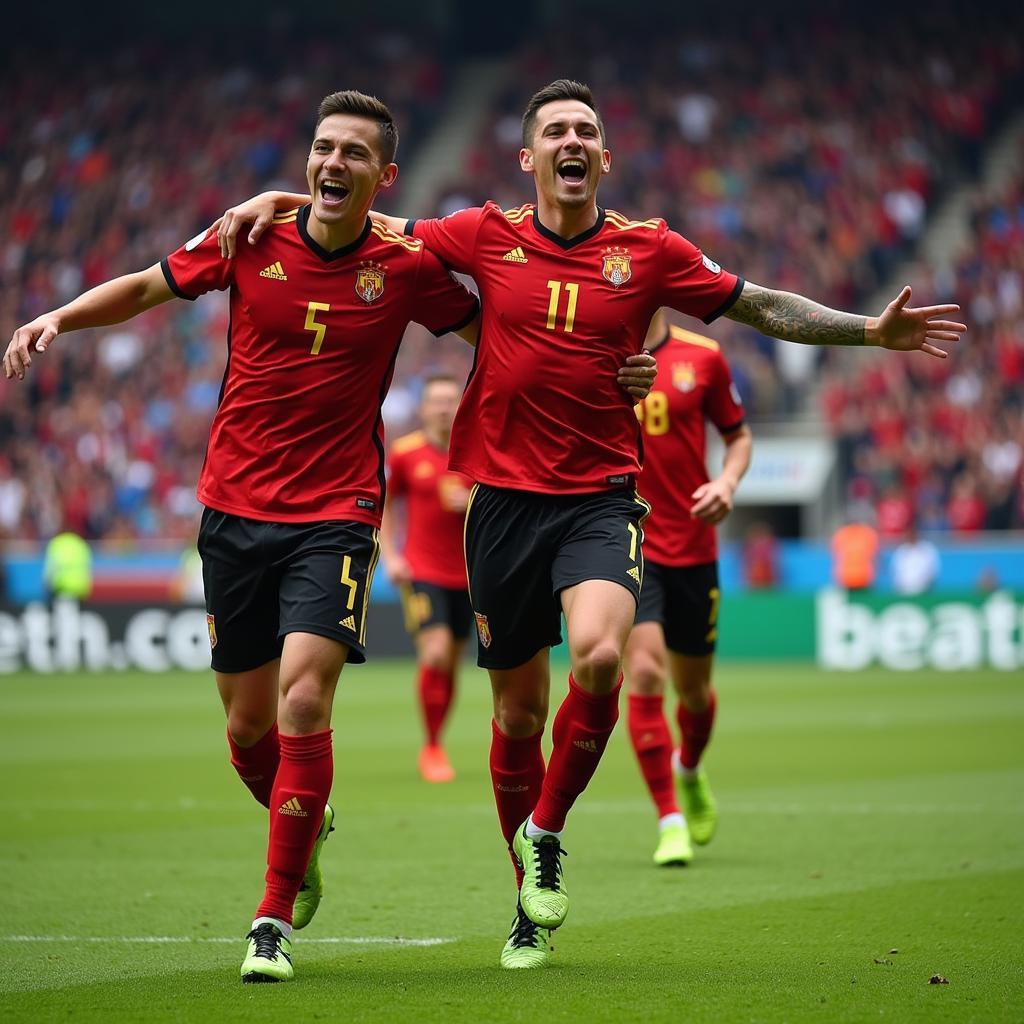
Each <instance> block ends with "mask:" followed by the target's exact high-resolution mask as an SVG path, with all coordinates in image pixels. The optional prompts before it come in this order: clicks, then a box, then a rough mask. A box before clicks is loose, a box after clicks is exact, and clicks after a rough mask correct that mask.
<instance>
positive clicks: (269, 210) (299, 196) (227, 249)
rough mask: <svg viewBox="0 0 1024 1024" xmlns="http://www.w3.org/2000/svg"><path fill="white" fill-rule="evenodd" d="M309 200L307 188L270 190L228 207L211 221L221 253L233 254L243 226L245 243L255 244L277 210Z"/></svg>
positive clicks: (300, 204)
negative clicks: (293, 190) (246, 241)
mask: <svg viewBox="0 0 1024 1024" xmlns="http://www.w3.org/2000/svg"><path fill="white" fill-rule="evenodd" d="M309 201H310V198H309V193H308V192H276V191H273V192H261V193H260V194H259V195H258V196H253V197H252V199H246V201H245V202H244V203H239V204H238V205H237V206H231V207H229V208H228V209H226V210H225V211H224V213H223V214H221V216H220V217H219V218H218V219H217V220H216V221H214V223H213V230H214V231H216V232H217V244H218V245H219V246H220V254H221V256H223V257H224V258H225V259H234V258H235V240H236V239H237V238H238V233H239V231H241V230H242V229H243V228H249V244H250V245H255V244H256V243H257V242H258V241H259V238H260V236H261V235H262V234H263V232H264V231H266V230H267V228H268V227H270V225H271V223H272V222H273V220H274V217H275V216H276V215H277V214H278V213H284V212H285V211H287V210H294V209H295V208H296V207H299V206H305V205H306V204H307V203H308V202H309ZM250 224H251V225H252V227H249V225H250Z"/></svg>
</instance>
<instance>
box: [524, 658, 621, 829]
mask: <svg viewBox="0 0 1024 1024" xmlns="http://www.w3.org/2000/svg"><path fill="white" fill-rule="evenodd" d="M621 686H622V676H621V675H620V676H619V681H618V682H617V683H616V684H615V688H614V689H613V690H612V691H611V692H610V693H606V694H603V695H597V694H593V693H587V691H586V690H584V689H583V688H582V687H580V686H579V685H578V684H577V682H576V680H575V679H573V677H572V674H571V673H570V675H569V692H568V694H567V695H566V697H565V700H563V701H562V706H561V707H560V708H559V709H558V714H556V715H555V721H554V725H553V726H552V727H551V743H552V750H551V760H550V762H549V763H548V770H547V774H546V775H545V776H544V785H543V787H542V788H541V795H540V800H539V801H538V802H537V806H536V807H535V808H534V809H533V823H534V825H536V826H537V827H538V828H541V829H544V830H546V831H548V832H561V831H562V828H563V827H564V826H565V816H566V815H567V814H568V813H569V808H570V807H572V805H573V804H574V803H575V802H576V798H577V797H578V796H579V795H580V793H582V792H583V790H585V789H586V788H587V783H588V782H590V779H591V777H592V776H593V774H594V772H595V771H596V770H597V765H598V763H599V762H600V760H601V755H602V754H603V753H604V748H605V747H606V746H607V744H608V737H609V736H611V734H612V729H614V728H615V722H616V721H617V719H618V717H619V690H620V688H621Z"/></svg>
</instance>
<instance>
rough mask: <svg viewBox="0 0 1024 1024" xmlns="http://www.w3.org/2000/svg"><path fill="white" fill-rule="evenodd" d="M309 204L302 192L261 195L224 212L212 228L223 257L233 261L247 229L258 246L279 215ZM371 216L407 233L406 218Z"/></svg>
mask: <svg viewBox="0 0 1024 1024" xmlns="http://www.w3.org/2000/svg"><path fill="white" fill-rule="evenodd" d="M308 202H309V196H308V195H306V194H304V193H302V192H261V193H260V194H259V195H258V196H254V197H253V198H252V199H247V200H246V201H245V202H244V203H239V204H238V206H232V207H231V208H230V209H227V210H225V211H224V213H223V215H222V216H221V218H220V220H218V221H217V222H216V223H215V224H214V225H213V227H214V229H215V230H216V232H217V241H218V243H219V244H220V254H221V256H223V257H225V258H226V259H233V258H234V255H235V239H236V238H237V237H238V233H239V231H241V230H242V229H243V228H244V227H247V226H248V225H249V224H251V225H252V227H251V228H250V229H249V244H250V245H255V244H256V242H258V241H259V238H260V235H262V234H263V232H264V231H266V230H267V228H268V227H269V225H270V222H271V221H272V220H273V219H274V216H275V215H276V214H278V213H283V212H284V211H286V210H294V209H295V207H296V206H305V205H306V203H308ZM370 216H371V217H372V218H373V219H374V220H375V221H377V222H378V223H379V224H383V225H384V227H386V228H389V229H390V230H391V231H394V232H396V233H397V234H399V235H404V234H405V226H406V224H408V221H407V220H406V218H405V217H389V216H388V215H387V214H384V213H376V212H374V211H373V210H371V211H370Z"/></svg>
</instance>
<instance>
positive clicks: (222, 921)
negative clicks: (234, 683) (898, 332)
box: [0, 662, 1024, 1024]
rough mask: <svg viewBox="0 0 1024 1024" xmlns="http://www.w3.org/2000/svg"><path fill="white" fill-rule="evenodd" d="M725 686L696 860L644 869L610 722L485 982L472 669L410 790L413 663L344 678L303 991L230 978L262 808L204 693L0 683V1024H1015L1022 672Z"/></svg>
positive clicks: (649, 832) (486, 794)
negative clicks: (536, 942)
mask: <svg viewBox="0 0 1024 1024" xmlns="http://www.w3.org/2000/svg"><path fill="white" fill-rule="evenodd" d="M559 679H561V675H560V674H559ZM563 686H564V683H562V682H561V681H560V682H559V684H558V685H557V686H556V701H557V699H559V695H560V694H561V692H563V690H562V688H563ZM718 687H719V692H720V695H721V698H720V700H721V714H720V719H719V727H718V732H717V735H716V739H715V743H714V745H713V747H712V749H711V752H710V755H709V758H708V770H709V774H710V778H711V780H712V783H713V785H714V787H715V791H716V794H717V795H718V797H719V801H720V805H721V811H722V818H721V825H720V828H719V833H718V835H717V836H716V838H715V841H714V842H713V843H712V844H711V845H710V846H709V847H706V848H704V849H698V851H697V853H698V856H697V858H696V860H695V862H694V863H693V864H692V865H691V866H690V867H689V868H687V869H682V870H680V869H672V870H665V869H661V870H659V869H656V868H654V867H653V866H652V865H651V864H650V856H651V853H652V851H653V843H654V838H655V835H654V830H655V825H654V816H653V812H652V810H651V808H650V806H649V804H648V801H647V797H646V794H645V793H644V792H643V791H642V788H641V782H640V777H639V773H638V771H637V769H636V767H635V764H634V762H633V755H632V753H631V751H630V750H629V748H628V742H627V736H626V731H625V728H624V722H621V723H620V725H619V728H618V729H617V731H616V734H615V736H614V737H613V740H612V744H611V746H610V748H609V751H608V754H607V756H606V757H605V760H604V763H603V764H602V766H601V770H600V771H599V772H598V774H597V777H596V779H595V780H594V782H593V784H592V786H591V788H590V789H589V790H588V792H587V793H586V794H585V795H584V796H583V797H582V799H581V801H580V803H579V804H578V805H577V807H576V809H575V811H574V812H573V815H572V817H571V818H570V821H569V828H568V830H567V833H566V838H565V840H564V842H565V845H566V847H567V848H568V850H569V858H568V860H567V862H566V868H567V880H568V884H569V891H570V894H571V897H572V909H571V911H570V915H569V920H568V922H567V923H566V926H565V927H564V928H562V929H561V930H560V931H559V932H558V933H557V935H556V942H555V947H556V952H555V966H553V967H552V968H550V969H548V970H544V971H531V972H521V973H506V972H502V971H501V970H499V969H498V966H497V961H498V953H499V950H500V948H501V946H502V943H503V942H504V939H505V937H506V934H507V928H508V924H509V921H510V920H511V917H512V911H513V906H514V899H513V884H512V873H511V869H510V867H509V865H508V862H507V858H506V854H505V852H504V850H503V847H502V844H501V841H500V839H499V837H498V834H497V827H496V819H495V815H494V810H493V805H492V798H491V793H490V786H489V781H488V776H487V743H488V741H489V731H488V730H489V725H488V723H489V717H490V715H489V697H488V689H487V683H486V678H485V677H484V675H483V674H482V673H481V672H479V671H478V670H476V669H473V668H469V667H468V666H467V668H466V669H465V671H464V674H463V679H462V686H461V694H460V700H459V705H458V707H457V709H456V712H455V716H454V720H453V722H452V726H451V730H450V751H451V755H452V759H453V762H454V764H455V766H456V768H457V770H458V773H459V777H458V780H457V781H456V782H455V783H454V784H452V785H449V786H439V787H430V786H427V785H424V784H422V783H420V782H419V781H418V779H417V777H416V775H415V754H416V744H417V740H418V726H417V722H416V717H415V712H414V709H413V704H412V698H411V694H412V666H411V665H410V664H407V663H399V662H383V663H377V664H371V665H368V666H366V667H363V668H355V669H349V670H346V673H345V675H344V676H343V679H342V684H341V687H340V690H339V695H338V700H337V705H336V710H335V748H336V753H335V762H336V775H335V785H334V796H333V799H334V802H335V805H336V806H337V808H338V810H339V827H338V830H337V832H336V833H335V834H334V836H332V838H331V840H330V841H329V843H328V844H327V847H326V849H325V853H324V866H325V874H326V876H327V886H328V888H327V895H326V897H325V901H324V904H323V906H322V908H321V911H320V914H319V915H318V917H317V919H316V920H315V921H314V922H313V924H312V925H311V926H310V928H309V929H307V931H306V932H304V933H301V934H300V935H299V937H298V940H297V942H296V945H295V962H296V981H295V982H294V983H292V984H289V985H275V986H243V985H241V984H240V982H239V979H238V965H239V963H240V961H241V957H242V954H243V952H244V948H243V942H242V936H243V934H244V933H245V931H246V930H247V927H248V924H249V921H250V918H251V914H252V911H253V909H254V907H255V905H256V902H257V899H258V897H259V894H260V892H261V880H262V874H263V868H264V864H263V857H264V849H265V847H264V830H265V825H264V821H265V812H262V811H261V810H260V809H259V808H258V807H257V806H256V805H255V804H254V803H253V802H252V800H251V799H250V798H249V796H248V793H246V792H245V791H244V790H243V788H242V786H241V785H240V783H239V782H238V780H237V779H236V778H235V777H234V774H233V772H232V771H231V769H230V767H229V765H228V763H227V757H226V750H225V745H224V739H223V724H222V712H221V710H220V706H219V703H218V701H217V698H216V695H215V692H214V689H213V685H212V680H211V679H210V678H209V677H208V676H204V675H166V676H141V675H128V674H125V675H112V676H108V677H103V676H92V675H87V674H81V675H76V676H51V677H45V676H29V675H17V676H6V677H0V764H2V771H3V798H2V810H3V817H2V827H0V862H2V869H3V877H4V880H5V881H6V888H5V894H4V897H5V898H4V900H3V907H2V910H0V932H2V933H3V934H2V936H0V951H2V956H0V963H2V970H0V1020H2V1021H5V1022H12V1021H32V1022H38V1021H65V1020H71V1021H87V1022H91V1021H97V1022H99V1021H103V1022H111V1021H115V1022H116V1021H146V1022H163V1021H204V1022H205V1021H215V1022H218V1024H222V1022H223V1024H226V1022H232V1021H245V1022H249V1021H262V1020H272V1019H273V1020H278V1021H280V1020H294V1021H302V1022H304V1021H312V1020H317V1019H323V1020H341V1021H346V1022H348V1021H353V1022H359V1021H388V1022H391V1021H404V1020H408V1021H415V1022H425V1024H429V1022H433V1021H443V1022H444V1024H457V1022H463V1021H465V1022H470V1021H472V1022H479V1021H500V1022H513V1021H530V1022H531V1024H532V1022H535V1021H537V1020H543V1021H546V1022H547V1021H585V1022H594V1021H627V1022H628V1021H637V1022H644V1024H649V1022H655V1021H671V1022H673V1024H677V1022H685V1024H696V1022H702V1021H715V1022H725V1024H731V1022H734V1021H735V1022H741V1021H742V1022H745V1021H754V1022H776V1021H777V1022H783V1021H802V1020H808V1021H878V1020H882V1021H894V1022H900V1024H904V1022H910V1021H927V1022H929V1024H932V1022H937V1021H951V1022H954V1021H955V1022H957V1024H963V1022H969V1021H978V1022H985V1024H988V1022H992V1021H1019V1020H1022V1019H1024V974H1022V962H1024V914H1022V908H1024V679H1022V678H1021V677H1020V676H1019V675H1018V676H1014V675H1013V674H996V673H984V672H979V673H974V674H969V675H966V674H965V675H944V674H940V673H917V674H896V673H884V672H871V673H862V674H858V675H852V676H844V675H825V674H822V673H820V672H818V671H816V670H815V669H813V668H810V667H806V666H804V667H780V666H771V667H768V666H755V665H746V666H740V665H723V666H721V669H720V671H719V675H718ZM396 937H398V938H401V939H405V940H419V942H418V943H416V942H409V941H406V942H399V941H396ZM168 940H171V941H168ZM933 975H942V976H944V977H946V978H947V979H948V984H929V979H930V978H931V977H932V976H933Z"/></svg>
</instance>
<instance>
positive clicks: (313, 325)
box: [304, 302, 352, 608]
mask: <svg viewBox="0 0 1024 1024" xmlns="http://www.w3.org/2000/svg"><path fill="white" fill-rule="evenodd" d="M330 308H331V307H330V304H329V303H327V302H311V303H310V304H309V305H308V306H307V307H306V324H305V327H304V330H307V331H312V332H313V333H314V334H315V335H316V337H315V338H314V340H313V347H312V348H311V349H310V350H309V354H310V355H311V356H318V355H319V354H320V346H321V345H322V344H323V343H324V334H326V333H327V325H326V324H318V323H317V322H316V315H317V313H326V312H327V311H328V310H329V309H330ZM351 607H352V605H349V608H351Z"/></svg>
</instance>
